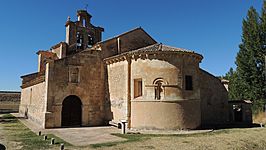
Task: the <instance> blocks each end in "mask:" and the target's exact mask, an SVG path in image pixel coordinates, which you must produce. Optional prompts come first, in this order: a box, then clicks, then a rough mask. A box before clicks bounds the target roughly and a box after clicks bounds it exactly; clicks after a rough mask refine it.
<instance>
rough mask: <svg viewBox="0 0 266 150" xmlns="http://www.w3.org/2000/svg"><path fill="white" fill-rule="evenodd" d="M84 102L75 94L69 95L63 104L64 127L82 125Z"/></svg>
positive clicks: (62, 123)
mask: <svg viewBox="0 0 266 150" xmlns="http://www.w3.org/2000/svg"><path fill="white" fill-rule="evenodd" d="M81 107H82V103H81V100H80V99H79V97H77V96H75V95H71V96H68V97H66V98H65V99H64V101H63V104H62V113H61V117H62V118H61V119H62V122H61V125H62V127H73V126H81V118H82V117H81V116H82V109H81Z"/></svg>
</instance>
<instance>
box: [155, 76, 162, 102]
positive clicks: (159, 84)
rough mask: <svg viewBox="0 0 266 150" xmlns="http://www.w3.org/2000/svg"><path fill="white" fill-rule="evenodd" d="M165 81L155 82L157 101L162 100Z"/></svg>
mask: <svg viewBox="0 0 266 150" xmlns="http://www.w3.org/2000/svg"><path fill="white" fill-rule="evenodd" d="M162 85H163V81H162V80H158V81H156V82H155V99H157V100H160V99H161V98H162V95H161V93H162V92H163V86H162Z"/></svg>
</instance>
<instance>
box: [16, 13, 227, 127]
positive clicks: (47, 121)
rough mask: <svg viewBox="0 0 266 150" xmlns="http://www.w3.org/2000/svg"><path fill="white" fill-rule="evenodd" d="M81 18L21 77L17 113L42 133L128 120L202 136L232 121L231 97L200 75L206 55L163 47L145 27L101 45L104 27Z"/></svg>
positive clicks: (208, 77) (215, 80)
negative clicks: (201, 132) (199, 131)
mask: <svg viewBox="0 0 266 150" xmlns="http://www.w3.org/2000/svg"><path fill="white" fill-rule="evenodd" d="M91 17H92V16H91V15H90V14H89V13H88V12H87V11H85V10H79V11H77V21H71V20H70V18H68V20H67V22H66V24H65V27H66V40H65V42H60V43H58V44H56V45H54V46H52V47H51V48H50V50H39V51H38V52H37V55H38V71H37V72H36V73H32V74H28V75H24V76H22V77H21V78H22V85H21V88H22V90H21V104H20V107H19V112H20V114H21V115H23V116H25V117H27V118H28V119H29V120H30V121H32V122H33V123H35V124H36V125H38V126H40V127H42V128H54V127H72V126H100V125H106V124H108V123H110V122H112V123H114V124H118V125H119V123H120V121H121V120H126V121H127V127H128V128H136V129H144V128H145V129H196V128H200V127H202V126H204V125H212V124H224V123H226V122H227V121H228V118H229V117H228V116H229V115H228V97H227V91H226V89H225V88H224V86H223V84H222V83H221V81H220V80H219V79H218V78H216V77H214V76H213V75H211V74H210V73H208V72H206V71H204V70H202V69H201V68H200V67H199V63H200V62H201V61H202V59H203V56H202V55H200V54H198V53H196V52H194V51H190V50H186V49H181V48H175V47H171V46H167V45H164V44H160V43H158V42H157V41H156V40H154V39H153V38H152V37H151V36H150V35H149V34H148V33H147V32H145V31H144V29H142V28H136V29H133V30H130V31H128V32H125V33H122V34H120V35H117V36H115V37H113V38H110V39H107V40H102V32H103V31H104V28H102V27H97V26H94V25H92V23H91Z"/></svg>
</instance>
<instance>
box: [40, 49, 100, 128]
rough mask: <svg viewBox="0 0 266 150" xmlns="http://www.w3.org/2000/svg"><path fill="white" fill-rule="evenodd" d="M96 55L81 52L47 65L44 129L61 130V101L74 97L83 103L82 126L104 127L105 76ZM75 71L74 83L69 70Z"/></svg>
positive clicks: (95, 52)
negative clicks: (54, 128) (55, 128)
mask: <svg viewBox="0 0 266 150" xmlns="http://www.w3.org/2000/svg"><path fill="white" fill-rule="evenodd" d="M98 53H99V52H97V51H83V52H80V53H77V54H75V55H72V56H69V57H66V58H63V59H60V60H57V61H55V62H53V63H50V64H49V70H48V97H47V116H46V123H45V127H46V128H51V127H61V111H62V103H63V101H64V99H65V98H66V97H68V96H70V95H75V96H77V97H79V98H80V100H81V102H82V126H95V125H103V124H104V104H103V100H104V72H103V64H102V61H101V59H100V55H99V54H98ZM72 69H77V70H78V77H77V82H72V81H71V80H72V79H71V70H72Z"/></svg>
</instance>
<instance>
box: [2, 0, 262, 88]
mask: <svg viewBox="0 0 266 150" xmlns="http://www.w3.org/2000/svg"><path fill="white" fill-rule="evenodd" d="M262 2H263V1H262V0H183V1H181V0H163V1H162V0H134V1H129V0H128V1H126V0H78V1H77V0H45V1H41V0H23V1H22V0H1V1H0V20H1V21H0V51H1V54H0V68H1V71H0V90H20V87H19V86H20V85H21V79H20V76H21V75H25V74H28V73H32V72H36V71H37V55H36V52H37V51H38V50H47V49H50V47H51V46H53V45H54V44H56V43H58V42H60V41H64V40H65V27H64V25H65V22H66V20H67V17H68V16H70V17H71V19H72V20H76V10H78V9H84V7H85V4H88V11H89V13H90V14H91V15H92V16H93V18H92V23H93V24H94V25H96V26H101V27H104V28H105V32H104V33H103V39H106V38H109V37H112V36H115V35H117V34H120V33H123V32H126V31H128V30H131V29H133V28H136V27H139V26H141V27H142V28H144V29H145V30H146V31H147V32H148V33H149V34H150V35H151V36H152V37H154V39H155V40H157V41H158V42H162V43H163V44H166V45H170V46H175V47H180V48H186V49H191V50H194V51H196V52H197V53H200V54H202V55H203V56H204V59H203V61H202V63H201V64H200V66H201V68H203V69H205V70H207V71H208V72H210V73H212V74H214V75H216V76H218V75H224V74H225V73H226V72H227V71H228V70H229V68H230V67H234V68H235V64H234V61H235V56H236V54H237V52H238V45H239V43H240V41H241V32H242V29H241V28H242V20H243V18H245V17H246V14H247V11H248V9H249V7H250V6H254V7H255V8H256V9H257V10H258V11H259V12H260V10H261V7H262Z"/></svg>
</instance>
